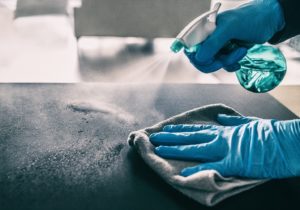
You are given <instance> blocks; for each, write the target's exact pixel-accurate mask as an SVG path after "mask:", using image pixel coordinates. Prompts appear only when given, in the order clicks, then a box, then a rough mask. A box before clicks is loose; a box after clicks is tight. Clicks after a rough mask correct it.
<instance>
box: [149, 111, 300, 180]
mask: <svg viewBox="0 0 300 210" xmlns="http://www.w3.org/2000/svg"><path fill="white" fill-rule="evenodd" d="M218 121H219V123H220V124H221V126H217V125H167V126H165V127H164V128H163V131H162V132H159V133H154V134H152V135H151V136H150V141H151V142H152V144H154V145H155V146H157V147H156V148H155V153H156V154H157V155H159V156H161V157H163V158H168V159H178V160H194V161H201V162H203V163H201V164H199V165H197V166H194V167H190V168H185V169H183V170H182V171H181V175H182V176H190V175H192V174H194V173H197V172H199V171H203V170H211V169H213V170H216V171H218V172H219V173H220V174H221V175H223V176H225V177H226V176H239V177H246V178H257V179H269V178H285V177H293V176H299V175H300V164H299V161H300V120H290V121H277V120H265V119H259V118H249V117H238V116H228V115H223V114H221V115H218Z"/></svg>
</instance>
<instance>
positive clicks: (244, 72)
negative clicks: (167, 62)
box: [171, 3, 286, 93]
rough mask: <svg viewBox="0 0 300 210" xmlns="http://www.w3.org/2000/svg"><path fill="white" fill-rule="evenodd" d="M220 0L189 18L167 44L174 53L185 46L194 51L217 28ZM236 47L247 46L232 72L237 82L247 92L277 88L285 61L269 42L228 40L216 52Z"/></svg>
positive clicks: (281, 78) (188, 50)
mask: <svg viewBox="0 0 300 210" xmlns="http://www.w3.org/2000/svg"><path fill="white" fill-rule="evenodd" d="M220 7H221V3H216V4H215V5H214V7H213V9H212V10H210V11H208V12H205V13H204V14H202V15H200V16H199V17H197V18H195V19H194V20H192V21H191V22H190V23H189V24H188V25H187V26H185V27H184V28H183V29H182V30H181V32H180V33H179V34H178V35H177V37H176V39H175V40H174V42H173V43H172V45H171V50H172V51H173V52H174V53H177V52H179V51H180V50H182V49H185V50H186V51H187V52H190V53H194V52H196V51H197V48H198V47H199V44H201V43H202V42H203V41H204V40H205V39H206V38H207V37H208V36H209V35H210V34H212V33H213V32H214V30H215V29H216V27H217V23H216V20H217V15H218V11H219V9H220ZM238 47H246V48H248V49H249V50H248V53H247V55H246V56H245V57H244V58H243V59H242V60H241V61H240V62H239V64H240V65H241V68H240V69H239V70H238V71H236V72H235V73H236V76H237V78H238V81H239V82H240V84H241V85H242V86H243V87H244V88H245V89H246V90H249V91H251V92H255V93H264V92H268V91H270V90H272V89H274V88H275V87H277V86H278V85H279V84H280V82H281V81H282V80H283V78H284V76H285V73H286V60H285V58H284V56H283V54H282V53H281V51H280V50H279V49H278V48H275V47H272V46H269V45H254V46H253V44H249V43H245V42H242V41H237V40H232V41H229V42H228V43H227V44H226V45H225V46H224V47H223V48H222V49H221V50H220V51H221V52H222V53H225V54H227V53H230V52H231V51H232V50H234V49H236V48H238Z"/></svg>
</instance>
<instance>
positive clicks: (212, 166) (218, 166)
mask: <svg viewBox="0 0 300 210" xmlns="http://www.w3.org/2000/svg"><path fill="white" fill-rule="evenodd" d="M205 170H215V171H217V172H219V173H220V174H221V175H223V174H224V170H225V168H224V166H223V163H222V162H221V161H220V162H214V163H202V164H200V165H197V166H193V167H188V168H185V169H183V170H182V171H181V172H180V175H181V176H184V177H187V176H190V175H193V174H195V173H198V172H200V171H205Z"/></svg>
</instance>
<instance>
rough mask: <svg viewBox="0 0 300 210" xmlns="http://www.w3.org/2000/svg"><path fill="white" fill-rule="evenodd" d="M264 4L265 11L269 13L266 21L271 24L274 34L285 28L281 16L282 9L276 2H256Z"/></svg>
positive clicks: (270, 0)
mask: <svg viewBox="0 0 300 210" xmlns="http://www.w3.org/2000/svg"><path fill="white" fill-rule="evenodd" d="M257 1H258V2H262V4H264V8H263V9H265V10H267V11H269V14H267V15H268V17H267V18H268V20H269V22H270V23H273V27H274V28H273V30H274V34H275V33H277V32H279V31H281V30H282V29H283V28H284V26H285V18H284V14H283V9H282V7H281V4H280V3H279V1H278V0H257Z"/></svg>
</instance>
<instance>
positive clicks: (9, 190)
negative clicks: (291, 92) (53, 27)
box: [0, 83, 300, 210]
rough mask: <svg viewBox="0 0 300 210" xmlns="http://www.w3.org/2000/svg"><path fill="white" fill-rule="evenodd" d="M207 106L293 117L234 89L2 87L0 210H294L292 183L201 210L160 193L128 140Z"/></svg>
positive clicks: (164, 190) (299, 188) (298, 185)
mask: <svg viewBox="0 0 300 210" xmlns="http://www.w3.org/2000/svg"><path fill="white" fill-rule="evenodd" d="M212 103H224V104H226V105H229V106H231V107H233V108H235V109H236V110H238V111H239V112H241V113H242V114H244V115H252V116H257V117H262V118H274V119H280V120H287V119H293V118H296V116H295V115H294V114H293V113H291V112H290V111H289V110H288V109H286V108H285V107H284V106H283V105H281V104H280V103H279V102H277V101H276V100H275V99H274V98H272V97H271V96H270V95H268V94H253V93H249V92H247V91H245V90H243V89H242V88H241V87H240V86H235V85H198V84H194V85H193V84H191V85H183V84H164V85H155V84H121V85H113V84H93V83H91V84H1V85H0V209H1V210H12V209H31V210H35V209H36V210H43V209H64V210H66V209H118V210H119V209H130V210H133V209H139V210H140V209H146V210H147V209H149V210H150V209H151V210H153V209H156V210H159V209H163V210H166V209H172V210H177V209H198V210H200V209H223V210H224V209H251V210H253V209H264V210H265V209H272V210H274V209H299V207H297V205H298V197H299V193H300V179H299V178H292V179H283V180H273V181H270V182H267V183H265V184H263V185H260V186H258V187H256V188H254V189H251V190H249V191H246V192H243V193H241V194H239V195H236V196H234V197H231V198H229V199H227V200H225V201H223V202H222V203H220V204H218V205H216V206H215V207H213V208H209V207H205V206H203V205H201V204H199V203H197V202H195V201H193V200H191V199H189V198H187V197H185V196H184V195H182V194H181V193H179V192H177V191H176V190H174V189H173V188H171V187H170V186H169V185H168V184H166V183H164V181H162V179H161V178H160V177H158V176H157V175H156V174H155V173H154V172H153V171H152V170H151V169H150V168H149V167H148V166H146V165H145V164H144V162H143V161H142V159H141V158H140V157H139V156H138V154H137V153H136V152H135V151H134V150H132V149H131V148H129V146H127V144H126V139H127V135H128V134H129V132H130V131H133V130H136V129H140V128H143V127H145V126H150V125H152V124H154V123H156V122H158V121H160V120H163V119H166V118H168V117H170V116H172V115H175V114H179V113H181V112H183V111H187V110H189V109H191V108H195V107H199V106H202V105H206V104H212Z"/></svg>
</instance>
